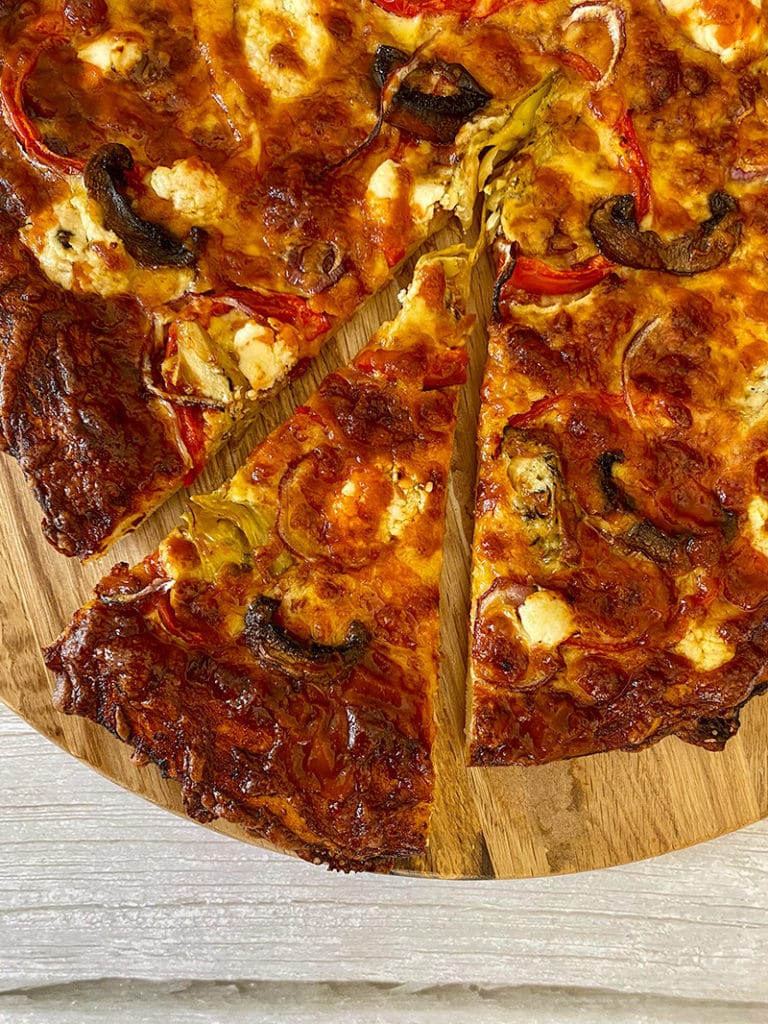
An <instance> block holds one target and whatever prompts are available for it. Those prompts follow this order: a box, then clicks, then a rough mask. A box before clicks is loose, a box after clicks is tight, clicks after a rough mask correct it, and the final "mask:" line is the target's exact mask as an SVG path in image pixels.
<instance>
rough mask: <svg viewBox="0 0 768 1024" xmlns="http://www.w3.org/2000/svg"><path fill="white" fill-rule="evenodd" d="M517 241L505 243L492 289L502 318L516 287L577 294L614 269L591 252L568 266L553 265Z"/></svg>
mask: <svg viewBox="0 0 768 1024" xmlns="http://www.w3.org/2000/svg"><path fill="white" fill-rule="evenodd" d="M519 251H520V246H519V245H518V244H517V243H516V242H515V243H513V244H512V245H510V246H508V247H506V256H505V259H504V263H503V265H502V268H501V271H500V272H499V275H498V277H497V279H496V284H495V286H494V290H493V312H494V315H495V316H496V317H497V318H499V319H502V318H503V317H502V312H501V302H503V301H504V300H505V299H506V298H507V297H508V295H509V292H510V291H512V290H514V289H519V290H520V291H524V292H528V294H529V295H576V294H578V293H579V292H584V291H587V290H588V289H589V288H592V287H593V286H594V285H596V284H598V283H599V282H600V281H602V280H603V278H605V277H607V276H608V274H610V273H611V271H612V270H613V269H614V264H613V263H612V262H611V261H610V260H608V259H606V258H605V256H603V255H601V254H599V253H598V254H597V255H596V256H591V257H590V258H589V259H587V260H584V261H583V262H582V263H579V264H578V265H576V266H573V267H570V268H569V269H567V270H561V269H559V268H557V267H551V266H549V265H548V264H546V263H544V262H543V261H542V260H537V259H534V258H533V257H531V256H521V255H519Z"/></svg>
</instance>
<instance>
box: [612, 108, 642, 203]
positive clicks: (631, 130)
mask: <svg viewBox="0 0 768 1024" xmlns="http://www.w3.org/2000/svg"><path fill="white" fill-rule="evenodd" d="M614 128H615V129H616V132H617V133H618V140H619V149H620V151H621V152H620V155H619V166H620V167H621V168H622V170H623V171H625V172H626V173H627V174H628V175H629V176H630V178H631V179H632V195H633V196H634V197H635V211H636V213H637V219H638V220H642V219H643V217H644V216H645V215H646V214H647V213H648V211H649V210H650V208H651V172H650V170H649V169H648V163H647V161H646V159H645V156H644V155H643V151H642V149H641V148H640V143H639V142H638V139H637V133H636V132H635V126H634V124H633V123H632V117H631V115H630V113H629V111H626V112H625V113H624V114H622V116H621V117H620V118H619V119H618V121H617V122H616V124H615V125H614Z"/></svg>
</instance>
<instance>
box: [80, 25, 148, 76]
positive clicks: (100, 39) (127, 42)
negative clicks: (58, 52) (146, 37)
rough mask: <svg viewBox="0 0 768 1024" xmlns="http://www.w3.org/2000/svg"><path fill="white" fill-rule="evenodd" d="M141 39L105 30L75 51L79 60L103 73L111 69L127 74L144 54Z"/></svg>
mask: <svg viewBox="0 0 768 1024" xmlns="http://www.w3.org/2000/svg"><path fill="white" fill-rule="evenodd" d="M142 43H143V40H141V41H140V40H139V39H137V38H136V36H134V35H130V36H129V35H120V34H119V33H117V32H105V33H104V35H101V36H97V38H96V39H92V40H91V41H90V42H89V43H87V44H86V45H85V46H81V47H80V49H79V50H78V51H77V55H78V57H79V58H80V60H84V61H86V63H88V64H94V65H95V66H96V67H97V68H99V69H100V70H101V71H102V72H104V74H106V73H107V72H109V71H113V72H115V73H116V74H118V75H123V76H125V75H128V74H129V72H130V71H131V69H132V68H133V67H135V66H136V65H137V64H138V63H139V61H140V60H141V59H142V57H143V56H144V49H143V48H142Z"/></svg>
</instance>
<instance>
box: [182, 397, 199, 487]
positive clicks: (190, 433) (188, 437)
mask: <svg viewBox="0 0 768 1024" xmlns="http://www.w3.org/2000/svg"><path fill="white" fill-rule="evenodd" d="M174 409H175V411H176V419H177V421H178V424H179V433H180V434H181V439H182V441H183V442H184V447H185V448H186V449H187V451H188V452H189V457H190V459H191V460H192V466H191V467H190V469H189V470H188V471H187V474H186V476H185V477H184V479H183V480H182V481H181V482H182V484H183V485H184V486H185V487H189V486H190V485H191V484H192V483H193V481H194V480H196V479H197V478H198V476H200V473H201V472H202V471H203V466H204V465H205V416H204V415H203V410H202V409H201V408H200V407H199V406H197V405H176V406H174Z"/></svg>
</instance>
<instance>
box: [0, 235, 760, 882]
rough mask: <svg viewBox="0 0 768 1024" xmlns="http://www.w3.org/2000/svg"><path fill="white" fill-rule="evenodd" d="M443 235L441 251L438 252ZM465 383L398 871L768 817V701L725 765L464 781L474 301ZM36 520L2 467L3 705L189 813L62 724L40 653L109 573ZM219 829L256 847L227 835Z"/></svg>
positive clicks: (472, 870) (519, 868) (522, 861)
mask: <svg viewBox="0 0 768 1024" xmlns="http://www.w3.org/2000/svg"><path fill="white" fill-rule="evenodd" d="M446 241H450V238H449V237H444V238H443V239H440V237H439V236H438V239H437V240H436V242H437V243H442V244H444V243H445V242H446ZM408 273H409V268H408V267H406V268H404V270H403V271H402V272H401V275H400V280H399V281H396V282H394V283H393V285H392V287H391V288H390V289H389V290H388V291H386V292H384V293H383V294H382V295H380V296H377V297H376V299H375V300H373V301H372V302H370V303H369V304H368V306H367V307H366V308H365V309H363V310H362V311H361V313H360V315H359V316H358V317H356V319H355V320H354V321H353V323H351V324H350V325H349V326H348V327H347V329H346V330H345V331H344V332H343V333H342V334H341V335H340V336H339V337H338V338H337V339H336V340H335V341H334V342H332V343H331V344H330V345H329V346H328V347H327V348H326V350H325V351H324V353H323V354H322V355H321V356H320V357H319V359H318V360H316V362H315V364H314V365H313V367H312V368H311V370H310V371H309V372H308V373H307V375H306V376H305V377H304V378H302V380H301V381H299V382H297V383H296V384H294V385H293V386H292V387H291V389H290V391H285V392H283V393H281V394H280V395H278V396H277V397H276V398H275V399H273V400H272V401H271V402H269V403H268V404H266V405H265V408H264V412H263V414H262V416H261V417H260V419H259V422H258V423H256V424H255V425H254V428H253V429H252V430H251V431H250V433H249V435H248V436H247V437H246V439H245V440H244V441H243V442H242V443H241V444H239V445H237V446H235V447H234V448H233V449H232V450H227V451H223V452H222V453H220V455H219V457H218V458H217V459H215V460H214V461H213V463H212V464H211V465H210V466H209V467H208V469H207V470H206V472H205V473H204V474H203V475H202V477H201V479H200V480H199V481H198V482H197V485H196V487H195V490H199V491H203V492H204V491H207V490H211V489H212V488H214V487H216V486H218V485H219V484H220V483H221V482H222V480H223V479H225V478H226V477H227V476H228V475H229V474H230V473H231V472H232V471H233V470H234V469H235V468H236V466H237V465H238V464H239V462H240V461H241V460H242V458H243V457H244V455H245V453H246V452H247V451H248V450H249V448H250V447H251V446H252V445H253V444H254V443H256V442H257V441H258V440H259V439H260V438H261V437H263V436H264V435H265V434H266V433H267V432H268V431H269V430H270V429H272V428H273V427H274V426H275V425H277V424H278V423H280V422H282V420H283V419H284V418H285V417H286V416H287V415H289V414H290V412H291V411H292V409H293V408H295V406H296V405H298V404H300V403H301V402H302V401H303V400H304V399H305V398H306V396H307V395H308V394H309V393H310V392H311V391H312V389H313V388H314V386H316V384H317V382H318V381H319V380H320V379H321V378H322V376H323V375H324V374H325V373H327V372H328V370H329V369H331V368H332V367H333V366H334V365H337V364H338V363H339V362H341V361H344V360H346V359H348V358H349V357H350V355H351V354H353V353H354V352H356V351H358V350H359V349H360V348H361V347H362V345H363V344H365V342H366V341H367V339H368V337H369V335H370V334H371V333H372V331H373V330H374V329H375V327H376V326H377V325H378V323H379V322H380V321H381V320H382V319H385V318H388V317H390V316H392V315H393V314H394V312H395V310H396V308H397V302H396V295H397V292H398V290H399V288H400V287H402V285H403V284H404V283H405V282H406V281H407V279H408ZM476 280H477V286H476V288H475V293H476V295H477V296H478V297H481V298H482V297H487V296H489V295H490V294H491V290H492V289H491V283H492V282H491V275H490V269H489V267H488V266H486V265H482V266H480V267H478V270H477V279H476ZM477 312H478V326H477V328H476V331H475V337H474V344H473V350H472V359H471V367H470V380H469V383H468V385H467V387H466V389H465V390H464V392H463V395H462V401H461V403H460V418H459V426H458V430H457V440H456V450H455V454H454V472H453V478H452V484H451V490H450V495H449V503H448V521H447V535H446V547H445V562H444V567H443V578H442V612H441V615H442V648H443V658H442V678H441V687H442V689H441V700H440V706H439V708H438V739H437V744H436V749H435V763H436V767H437V775H438V780H437V794H436V797H437V798H436V806H435V811H434V814H433V819H432V824H431V829H430V846H429V851H428V853H427V855H426V856H425V857H423V858H413V859H412V860H410V861H407V862H403V863H401V864H400V865H398V870H399V871H401V872H403V873H409V874H423V875H430V876H438V877H443V878H446V877H448V878H467V877H470V878H474V877H478V878H480V877H497V878H517V877H530V876H539V875H548V874H559V873H564V872H571V871H583V870H588V869H592V868H600V867H605V866H608V865H614V864H620V863H626V862H628V861H632V860H637V859H641V858H644V857H649V856H652V855H655V854H658V853H662V852H666V851H669V850H673V849H678V848H680V847H683V846H687V845H690V844H693V843H697V842H701V841H703V840H706V839H709V838H712V837H713V836H716V835H720V834H722V833H725V832H729V831H732V830H734V829H737V828H739V827H741V826H743V825H745V824H748V823H751V822H754V821H756V820H758V819H759V818H761V817H764V816H765V815H768V754H766V738H768V700H766V699H765V698H763V699H757V700H755V701H753V702H752V704H751V705H750V706H749V707H748V708H747V710H746V712H745V714H744V723H743V726H742V729H741V732H740V733H739V735H738V736H737V737H736V738H735V739H734V740H732V741H731V742H730V743H729V745H728V747H727V749H726V750H725V752H724V753H722V754H713V753H708V752H706V751H702V750H699V749H696V748H693V747H689V746H687V745H685V744H683V743H681V742H679V741H677V740H675V739H671V740H665V741H663V742H662V743H660V744H658V745H657V746H656V747H654V748H652V749H650V750H647V751H644V752H642V753H640V754H623V753H614V754H601V755H596V756H593V757H589V758H581V759H579V760H576V761H573V762H566V763H561V764H556V765H548V766H545V767H540V768H503V769H502V768H496V769H467V768H466V767H465V766H464V762H463V743H464V739H463V723H464V706H465V664H466V648H467V639H466V621H467V605H468V593H469V581H468V562H469V540H470V536H471V503H472V492H473V479H474V452H475V442H474V435H475V422H476V418H477V403H478V391H479V381H480V377H481V373H482V365H483V357H484V340H483V332H482V330H481V326H480V325H481V324H482V323H483V322H484V320H485V316H486V313H487V307H486V306H485V305H484V303H483V302H482V301H480V300H479V301H478V309H477ZM182 507H183V497H182V496H181V495H177V496H176V497H175V498H174V499H172V501H170V502H169V503H168V504H167V505H166V506H165V507H164V508H163V509H161V510H160V511H159V512H158V513H157V514H156V515H155V516H154V517H153V518H152V519H151V520H150V521H149V522H148V523H146V524H145V525H144V526H143V527H142V528H141V529H140V530H138V531H137V532H136V533H135V534H133V535H132V536H130V537H128V538H125V539H124V540H123V541H121V542H120V543H119V544H118V545H116V547H115V548H113V549H112V552H111V553H110V555H109V556H107V558H108V559H111V560H114V561H120V560H124V561H127V562H129V563H134V562H136V561H138V560H140V559H141V558H142V557H143V556H144V555H145V554H146V553H147V552H148V551H150V550H152V549H153V548H154V547H155V546H156V545H157V543H158V541H159V540H160V539H161V538H162V537H163V536H164V535H165V534H166V533H167V532H168V530H169V529H171V528H172V527H173V526H174V525H175V524H176V522H177V521H178V518H179V514H180V512H181V510H182ZM39 519H40V515H39V512H38V510H37V508H36V506H35V503H34V501H33V500H32V498H31V496H30V494H29V493H28V491H27V488H26V486H25V484H24V482H23V479H22V477H21V474H20V472H19V470H18V469H17V467H16V466H15V464H13V463H12V462H11V461H10V460H9V459H3V461H2V464H0V564H2V565H3V566H4V567H5V572H4V574H3V576H2V577H0V697H1V698H2V699H3V700H4V701H5V702H6V703H7V704H8V705H9V706H10V707H11V708H12V709H13V710H15V711H16V712H17V713H18V714H20V715H21V716H22V717H23V718H25V719H26V720H27V721H28V722H29V723H30V724H32V725H33V726H34V727H35V728H36V729H38V730H39V731H40V732H41V733H43V734H44V735H45V736H47V737H49V738H50V739H52V740H54V742H56V743H58V744H59V745H60V746H62V747H64V748H65V749H66V750H68V751H70V752H71V753H72V754H74V755H75V756H76V757H78V758H79V759H80V760H82V761H85V762H86V763H87V764H89V765H91V766H92V767H94V768H96V769H97V770H98V771H100V772H102V773H103V774H105V775H106V776H107V777H108V778H110V779H113V780H114V781H116V782H118V783H120V784H121V785H123V786H125V787H126V788H128V789H131V790H133V791H134V792H136V793H139V794H140V795H141V796H143V797H146V798H147V799H149V800H152V801H154V802H155V803H157V804H159V805H160V806H162V807H165V808H167V809H168V810H171V811H174V812H177V813H182V809H181V800H180V795H179V789H178V786H177V785H176V784H175V783H172V782H169V781H167V780H163V779H162V778H161V777H160V774H159V772H157V771H156V770H155V769H154V767H152V766H148V767H146V768H138V767H137V766H136V765H134V764H133V763H132V762H131V760H130V750H129V748H128V747H126V746H125V745H123V744H121V743H119V742H118V741H117V740H115V739H113V738H112V737H111V736H110V735H108V734H107V733H106V732H105V731H104V730H102V729H100V728H98V727H97V726H95V725H93V724H92V723H89V722H85V721H82V720H80V719H76V718H68V717H66V716H64V715H60V714H58V713H57V712H55V711H54V710H53V708H52V706H51V703H50V693H51V679H50V677H49V675H48V673H47V672H46V670H45V668H44V666H43V662H42V657H41V654H40V650H41V648H42V647H43V646H45V645H46V644H47V643H49V642H50V641H51V640H52V639H53V638H54V637H55V636H56V635H57V634H58V633H59V632H60V631H61V629H62V628H63V627H64V625H65V624H66V622H67V621H68V620H69V617H70V616H71V614H72V612H74V610H75V609H76V608H77V607H78V606H79V605H80V604H82V603H83V602H84V601H85V600H87V599H88V597H89V595H90V592H91V589H92V587H93V585H94V583H95V582H96V581H97V580H98V579H99V578H100V577H101V575H103V572H104V568H105V565H104V563H103V562H102V564H101V565H99V564H98V563H94V564H88V565H84V566H82V565H79V564H77V563H74V562H72V561H68V560H66V559H64V558H62V557H61V556H60V555H58V554H57V553H56V552H55V551H54V550H53V549H52V548H50V547H49V546H48V545H47V544H46V542H45V541H44V540H43V539H42V535H41V534H40V531H39V528H38V522H39ZM214 827H215V828H216V829H217V830H218V831H221V832H224V833H226V834H229V835H234V836H236V837H238V838H241V839H247V838H248V837H247V836H246V835H245V833H243V832H240V831H239V830H237V829H235V828H232V827H230V826H228V825H226V824H217V825H215V826H214Z"/></svg>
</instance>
